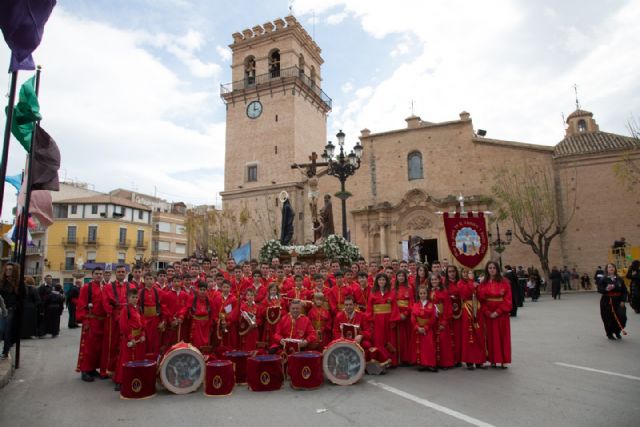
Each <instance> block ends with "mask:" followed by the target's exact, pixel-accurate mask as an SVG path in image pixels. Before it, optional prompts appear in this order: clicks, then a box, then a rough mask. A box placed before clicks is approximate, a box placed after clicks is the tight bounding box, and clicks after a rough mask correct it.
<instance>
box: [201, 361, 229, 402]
mask: <svg viewBox="0 0 640 427" xmlns="http://www.w3.org/2000/svg"><path fill="white" fill-rule="evenodd" d="M205 377H206V379H205V383H204V394H205V395H206V396H228V395H230V394H231V391H232V390H233V386H234V385H235V384H236V380H235V378H234V373H233V362H231V361H230V360H211V361H209V362H207V374H206V376H205Z"/></svg>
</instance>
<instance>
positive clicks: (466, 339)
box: [458, 280, 487, 364]
mask: <svg viewBox="0 0 640 427" xmlns="http://www.w3.org/2000/svg"><path fill="white" fill-rule="evenodd" d="M458 293H459V294H460V299H461V303H462V314H461V315H460V324H461V325H460V326H461V327H460V346H461V348H460V353H461V361H462V362H464V363H478V364H482V363H484V362H486V361H487V354H486V351H485V340H484V322H483V321H482V318H481V313H482V310H478V311H477V313H476V316H475V317H474V309H473V296H474V294H475V293H476V287H475V284H474V282H473V281H467V280H460V281H459V282H458Z"/></svg>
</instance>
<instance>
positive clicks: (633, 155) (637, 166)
mask: <svg viewBox="0 0 640 427" xmlns="http://www.w3.org/2000/svg"><path fill="white" fill-rule="evenodd" d="M627 128H628V129H629V132H630V133H631V136H632V137H633V139H635V142H636V145H635V146H634V147H632V148H630V149H629V150H628V151H627V152H625V153H624V154H623V155H622V159H621V160H620V161H619V162H616V163H615V164H614V165H613V171H614V172H615V174H616V176H617V177H618V179H619V180H620V182H621V183H622V185H624V186H625V187H626V188H627V190H628V191H630V192H634V191H635V188H636V187H637V186H638V184H640V122H638V119H636V118H633V119H631V120H629V122H628V123H627Z"/></svg>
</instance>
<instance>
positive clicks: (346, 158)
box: [322, 130, 363, 239]
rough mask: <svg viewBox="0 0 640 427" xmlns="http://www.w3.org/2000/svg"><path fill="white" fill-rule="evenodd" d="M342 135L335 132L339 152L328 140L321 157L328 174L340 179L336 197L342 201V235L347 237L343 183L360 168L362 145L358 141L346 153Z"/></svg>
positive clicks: (345, 193)
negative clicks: (338, 192)
mask: <svg viewBox="0 0 640 427" xmlns="http://www.w3.org/2000/svg"><path fill="white" fill-rule="evenodd" d="M344 137H345V134H344V132H342V130H340V132H338V133H337V134H336V138H338V146H339V147H340V153H338V154H336V153H335V149H336V147H335V145H333V144H332V143H331V141H329V143H328V144H327V146H326V147H325V148H324V153H322V158H323V159H324V160H325V161H326V162H327V166H328V170H327V173H328V174H329V175H333V176H335V177H336V178H338V180H340V194H339V195H338V198H339V199H340V200H341V201H342V237H344V238H345V239H346V238H347V198H349V195H348V194H347V192H346V190H345V187H344V183H345V182H346V181H347V178H348V177H350V176H351V175H353V174H354V173H355V172H356V171H357V170H358V169H359V168H360V158H361V157H362V150H363V149H362V145H360V141H358V143H357V144H356V146H355V147H353V150H352V151H351V152H350V153H349V154H348V155H347V154H345V152H344Z"/></svg>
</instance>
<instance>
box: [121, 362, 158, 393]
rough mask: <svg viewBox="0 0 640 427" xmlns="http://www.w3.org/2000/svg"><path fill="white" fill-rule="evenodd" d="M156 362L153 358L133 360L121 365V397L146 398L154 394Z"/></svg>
mask: <svg viewBox="0 0 640 427" xmlns="http://www.w3.org/2000/svg"><path fill="white" fill-rule="evenodd" d="M157 368H158V364H157V363H156V362H155V361H153V360H135V361H133V362H127V363H125V364H124V366H123V367H122V384H121V385H120V397H121V398H122V399H146V398H148V397H153V396H155V395H156V371H157Z"/></svg>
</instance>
